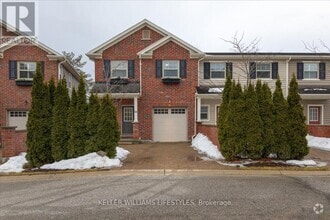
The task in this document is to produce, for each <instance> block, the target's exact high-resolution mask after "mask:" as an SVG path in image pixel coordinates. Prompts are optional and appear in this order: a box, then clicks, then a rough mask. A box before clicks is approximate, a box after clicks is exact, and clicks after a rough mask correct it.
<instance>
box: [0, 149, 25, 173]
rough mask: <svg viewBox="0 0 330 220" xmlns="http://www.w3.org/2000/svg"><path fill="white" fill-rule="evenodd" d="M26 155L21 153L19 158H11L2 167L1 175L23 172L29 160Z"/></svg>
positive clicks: (0, 169)
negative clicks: (2, 173)
mask: <svg viewBox="0 0 330 220" xmlns="http://www.w3.org/2000/svg"><path fill="white" fill-rule="evenodd" d="M25 156H26V153H20V154H19V155H18V156H16V157H11V158H9V160H8V161H7V162H6V163H4V164H2V165H0V173H1V172H4V173H9V172H13V173H14V172H15V173H18V172H22V171H23V170H24V169H23V166H24V164H25V163H27V160H26V159H25Z"/></svg>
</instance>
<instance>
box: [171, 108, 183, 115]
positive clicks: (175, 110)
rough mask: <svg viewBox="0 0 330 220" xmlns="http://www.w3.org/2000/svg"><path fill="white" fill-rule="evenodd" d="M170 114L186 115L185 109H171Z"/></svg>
mask: <svg viewBox="0 0 330 220" xmlns="http://www.w3.org/2000/svg"><path fill="white" fill-rule="evenodd" d="M171 114H175V115H184V114H186V109H184V108H172V109H171Z"/></svg>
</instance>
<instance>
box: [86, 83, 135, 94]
mask: <svg viewBox="0 0 330 220" xmlns="http://www.w3.org/2000/svg"><path fill="white" fill-rule="evenodd" d="M107 85H108V86H109V88H108V89H109V91H110V93H111V94H113V93H139V92H140V83H139V82H130V83H128V84H121V85H119V84H107V83H106V82H97V83H94V85H93V87H92V90H91V93H107Z"/></svg>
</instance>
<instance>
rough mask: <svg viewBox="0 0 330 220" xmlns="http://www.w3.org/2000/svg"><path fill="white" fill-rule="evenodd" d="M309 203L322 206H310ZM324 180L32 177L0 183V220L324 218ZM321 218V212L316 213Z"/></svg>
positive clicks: (329, 192) (328, 182)
mask: <svg viewBox="0 0 330 220" xmlns="http://www.w3.org/2000/svg"><path fill="white" fill-rule="evenodd" d="M316 204H322V205H323V209H321V205H318V206H316V207H315V209H316V212H318V213H319V214H316V212H315V211H314V209H313V208H314V206H315V205H316ZM329 205H330V177H329V176H288V175H263V176H259V175H212V174H207V175H175V174H168V175H161V174H144V175H139V174H136V173H134V172H132V173H129V172H127V173H123V174H119V175H118V174H117V175H114V174H113V173H111V172H95V173H92V174H84V173H80V174H79V173H76V174H74V175H72V174H64V175H35V176H19V177H3V176H2V177H0V219H11V220H13V219H33V220H35V219H125V220H126V219H205V220H208V219H330V206H329ZM322 211H323V212H322Z"/></svg>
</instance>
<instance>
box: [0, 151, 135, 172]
mask: <svg viewBox="0 0 330 220" xmlns="http://www.w3.org/2000/svg"><path fill="white" fill-rule="evenodd" d="M116 151H117V156H116V157H115V158H114V159H110V158H109V157H107V156H104V157H102V156H100V155H98V154H97V153H90V154H86V155H84V156H81V157H77V158H72V159H68V160H61V161H58V162H54V163H51V164H45V165H43V166H42V167H40V169H50V170H67V169H73V170H83V169H91V168H111V167H120V166H121V165H122V163H121V161H122V160H124V159H125V158H126V157H127V155H128V154H129V151H127V150H125V149H123V148H121V147H117V148H116ZM25 156H26V153H21V154H20V155H18V156H16V157H11V158H10V159H9V160H8V161H7V162H6V163H4V164H2V165H1V166H0V173H1V172H5V173H9V172H22V171H23V170H24V169H23V166H24V164H25V163H27V160H26V158H25Z"/></svg>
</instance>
